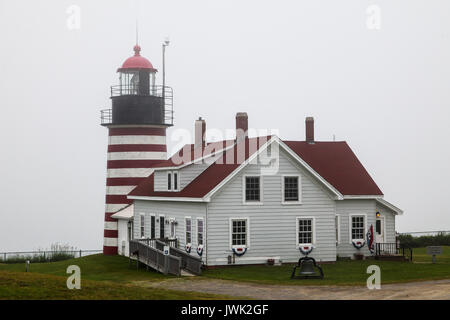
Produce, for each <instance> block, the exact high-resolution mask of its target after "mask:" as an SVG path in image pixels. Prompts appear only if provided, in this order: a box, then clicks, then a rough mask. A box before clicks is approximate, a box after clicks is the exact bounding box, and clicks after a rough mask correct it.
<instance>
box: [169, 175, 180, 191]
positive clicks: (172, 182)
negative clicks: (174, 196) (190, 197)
mask: <svg viewBox="0 0 450 320" xmlns="http://www.w3.org/2000/svg"><path fill="white" fill-rule="evenodd" d="M178 185H179V181H178V172H177V171H169V172H168V173H167V190H168V191H179V189H178Z"/></svg>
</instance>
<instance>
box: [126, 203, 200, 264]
mask: <svg viewBox="0 0 450 320" xmlns="http://www.w3.org/2000/svg"><path fill="white" fill-rule="evenodd" d="M134 203H135V206H134V236H135V237H140V217H139V216H140V214H141V213H143V214H144V215H145V236H146V237H150V216H151V215H155V218H156V219H155V221H156V220H157V219H159V217H160V216H161V215H164V218H165V220H166V221H169V219H171V218H172V219H175V221H177V222H178V224H177V225H176V226H175V236H176V238H177V239H179V245H180V248H181V249H184V248H185V245H186V243H185V217H186V216H190V217H191V218H192V250H191V255H195V256H197V257H198V255H197V220H196V219H197V218H204V224H205V225H206V205H205V204H204V203H191V202H169V201H141V200H135V202H134ZM159 227H160V224H159V222H156V237H158V238H159V237H160V234H159V229H160V228H159ZM205 231H206V228H205ZM165 233H166V236H169V233H170V225H169V224H166V225H165ZM204 237H205V239H206V232H204ZM204 243H205V244H206V242H205V241H204ZM206 255H207V252H206V246H205V249H204V251H203V256H202V259H203V261H206Z"/></svg>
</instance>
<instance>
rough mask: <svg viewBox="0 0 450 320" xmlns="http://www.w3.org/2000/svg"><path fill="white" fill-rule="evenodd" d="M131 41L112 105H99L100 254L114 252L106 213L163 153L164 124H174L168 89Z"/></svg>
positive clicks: (114, 230)
mask: <svg viewBox="0 0 450 320" xmlns="http://www.w3.org/2000/svg"><path fill="white" fill-rule="evenodd" d="M140 51H141V48H140V47H139V46H138V45H136V46H135V47H134V52H135V54H134V56H132V57H130V58H128V59H127V60H126V61H125V62H124V63H123V65H122V67H121V68H119V69H118V70H117V72H118V73H119V79H120V83H119V85H116V86H112V87H111V100H112V108H111V109H108V110H102V112H101V113H102V115H101V119H102V126H105V127H107V128H108V136H109V139H108V161H107V179H106V206H105V227H104V241H103V253H104V254H117V248H118V224H117V220H116V219H114V218H112V217H111V215H112V214H114V213H116V212H117V211H119V210H120V209H122V208H124V207H125V206H127V205H128V204H130V203H131V201H130V200H128V199H127V194H128V193H129V192H130V191H131V190H133V189H134V188H135V187H136V186H137V185H138V184H139V183H140V182H141V181H142V180H143V179H144V178H146V177H148V176H149V175H150V174H151V173H152V169H151V168H152V166H153V165H154V164H155V163H157V162H160V161H162V160H165V159H166V157H167V147H166V129H167V127H169V126H172V125H173V117H172V114H173V111H172V97H173V94H172V89H171V88H169V87H166V86H160V85H156V77H155V75H156V72H157V70H156V69H154V68H153V65H152V64H151V63H150V61H148V60H147V59H146V58H144V57H142V56H141V55H140Z"/></svg>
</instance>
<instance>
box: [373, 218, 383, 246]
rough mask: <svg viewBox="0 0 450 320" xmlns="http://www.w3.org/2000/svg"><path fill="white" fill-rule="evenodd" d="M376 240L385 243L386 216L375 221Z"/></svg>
mask: <svg viewBox="0 0 450 320" xmlns="http://www.w3.org/2000/svg"><path fill="white" fill-rule="evenodd" d="M375 242H376V243H384V217H378V218H377V220H376V221H375Z"/></svg>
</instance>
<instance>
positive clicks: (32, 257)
mask: <svg viewBox="0 0 450 320" xmlns="http://www.w3.org/2000/svg"><path fill="white" fill-rule="evenodd" d="M76 252H77V251H76V248H74V247H71V246H69V245H67V244H65V245H62V244H59V243H54V244H52V245H51V246H50V250H39V251H38V252H36V253H33V254H16V255H10V256H7V257H6V260H5V261H3V260H4V258H3V257H2V258H1V259H0V262H1V263H25V262H26V261H27V260H28V261H30V262H31V263H43V262H55V261H62V260H68V259H73V258H75V255H76Z"/></svg>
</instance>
